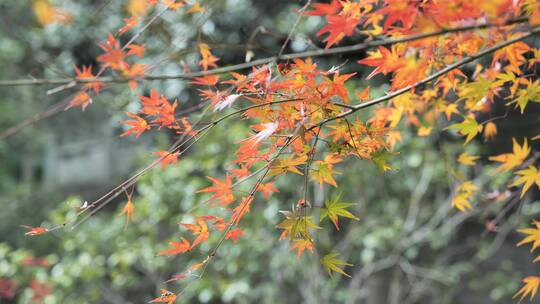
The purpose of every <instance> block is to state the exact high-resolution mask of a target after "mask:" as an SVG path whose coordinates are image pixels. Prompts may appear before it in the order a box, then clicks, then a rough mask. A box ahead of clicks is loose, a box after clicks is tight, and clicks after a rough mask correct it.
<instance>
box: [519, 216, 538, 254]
mask: <svg viewBox="0 0 540 304" xmlns="http://www.w3.org/2000/svg"><path fill="white" fill-rule="evenodd" d="M533 224H534V226H535V227H536V228H522V229H518V232H519V233H523V234H526V235H527V236H526V237H525V238H524V239H523V240H521V241H520V242H519V243H517V246H521V245H524V244H527V243H532V247H531V252H533V251H534V250H535V249H536V248H538V247H540V221H536V220H535V221H533Z"/></svg>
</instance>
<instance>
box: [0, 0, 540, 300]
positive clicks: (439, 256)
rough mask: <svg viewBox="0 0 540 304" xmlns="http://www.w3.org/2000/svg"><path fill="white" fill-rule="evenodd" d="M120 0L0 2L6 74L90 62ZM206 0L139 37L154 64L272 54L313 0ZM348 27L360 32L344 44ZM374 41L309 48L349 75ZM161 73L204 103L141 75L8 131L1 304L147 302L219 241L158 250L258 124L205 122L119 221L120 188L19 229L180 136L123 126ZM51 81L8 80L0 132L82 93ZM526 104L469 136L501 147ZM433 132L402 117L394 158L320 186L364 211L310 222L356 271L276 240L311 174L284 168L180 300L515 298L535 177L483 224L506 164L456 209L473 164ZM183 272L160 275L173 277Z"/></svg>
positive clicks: (117, 21) (533, 123) (0, 180)
mask: <svg viewBox="0 0 540 304" xmlns="http://www.w3.org/2000/svg"><path fill="white" fill-rule="evenodd" d="M127 2H129V1H105V0H102V1H99V0H96V1H89V0H78V1H71V0H65V1H56V2H55V3H56V4H58V5H60V6H61V7H62V8H63V9H65V10H67V11H68V12H69V13H70V14H72V16H73V21H72V22H71V23H70V24H68V25H62V24H51V25H48V26H45V27H43V26H41V25H40V24H39V23H38V22H37V21H36V18H35V16H34V14H33V11H32V1H29V0H24V1H13V0H0V67H1V68H0V79H18V78H31V77H37V78H40V77H51V78H57V77H70V76H72V75H73V66H74V65H77V66H81V65H83V64H86V65H88V64H92V65H93V66H97V63H96V62H95V61H94V58H96V56H98V55H99V54H100V53H101V51H100V49H99V47H98V45H97V42H98V41H101V40H103V39H104V38H105V37H106V35H107V33H108V32H110V31H115V30H116V29H118V28H119V27H120V26H121V25H122V19H123V18H125V17H127V12H126V3H127ZM208 4H209V6H210V7H211V10H210V11H209V12H207V13H200V14H194V15H187V14H185V13H181V12H177V13H173V12H169V13H166V14H164V15H163V16H162V17H161V18H160V19H159V20H158V21H157V22H155V23H154V24H153V25H152V26H151V27H149V29H148V30H147V31H145V32H144V34H143V35H142V36H141V37H140V38H139V39H138V40H137V42H138V43H140V44H145V46H146V47H147V50H148V51H147V54H146V57H145V58H146V59H145V62H146V63H148V64H153V65H154V69H153V71H152V72H153V73H155V74H173V73H181V72H182V71H183V68H184V66H186V65H187V66H192V67H194V66H195V65H196V62H197V61H198V57H197V44H196V43H197V41H198V40H199V39H200V40H202V41H205V42H206V43H208V44H209V45H210V47H211V48H212V50H213V52H214V53H215V54H216V55H217V56H218V57H220V58H221V60H220V64H221V65H222V66H225V65H228V64H236V63H241V62H244V61H245V57H246V54H247V53H248V52H253V54H254V58H262V57H267V56H272V55H275V54H277V53H278V52H279V49H280V47H281V45H282V44H283V42H284V41H285V38H286V36H287V34H288V32H289V30H290V29H291V28H292V25H293V23H294V22H295V20H296V18H297V14H296V13H295V10H297V9H299V8H300V7H301V5H303V2H298V1H283V0H273V1H266V0H264V1H263V0H211V1H208ZM321 22H322V20H321V19H319V18H318V17H310V18H306V19H303V20H302V21H301V22H300V24H299V26H298V27H297V28H296V31H295V34H294V35H293V39H292V41H291V43H290V44H289V45H288V46H287V48H286V52H299V51H304V50H311V49H316V48H321V47H323V44H322V43H321V41H320V39H318V38H316V36H315V33H316V32H317V31H318V29H320V27H321V24H322V23H321ZM127 38H129V37H126V39H127ZM359 39H360V38H359ZM355 42H360V40H358V41H355V40H351V39H350V40H346V41H344V42H343V43H344V44H347V43H349V44H350V43H355ZM364 55H365V54H363V53H355V54H348V55H346V56H334V57H331V58H330V57H328V58H320V59H317V60H318V61H317V62H318V64H319V66H322V67H326V68H330V67H332V66H339V65H342V64H344V63H345V69H346V72H353V71H354V72H358V73H359V74H360V75H364V76H365V75H367V73H369V72H370V71H368V70H363V68H362V67H360V66H359V65H356V64H352V65H347V63H352V62H354V61H356V60H358V59H359V58H362V56H364ZM469 68H470V70H471V71H472V70H473V69H474V66H471V67H469ZM364 78H365V77H362V76H360V77H357V78H356V80H351V81H350V82H349V85H350V89H351V91H356V90H361V89H363V88H365V87H367V86H368V85H369V86H370V87H371V90H372V92H374V94H375V95H376V94H382V93H383V92H385V91H386V90H387V89H388V86H387V84H386V83H387V79H385V78H384V77H382V76H378V77H375V78H374V79H372V80H371V81H370V82H369V83H367V82H365V81H362V79H364ZM151 87H155V88H157V89H158V90H160V91H161V92H164V93H165V94H166V95H167V97H169V98H170V99H175V98H177V99H178V100H179V102H180V109H182V108H189V107H190V106H191V105H194V104H197V103H198V102H199V97H198V96H197V94H196V93H197V92H196V91H194V90H193V89H192V88H189V87H188V83H187V82H186V81H183V80H170V81H161V82H152V83H143V84H141V85H140V86H139V89H138V91H137V92H136V93H134V92H132V91H131V90H130V89H129V88H128V87H127V86H126V85H110V86H108V87H107V89H105V90H104V91H103V93H101V94H100V95H99V96H98V97H96V98H94V101H93V104H92V105H90V106H89V107H88V108H87V110H86V111H85V112H81V111H80V108H77V109H71V110H68V111H65V112H62V113H60V114H58V115H55V116H52V117H49V118H47V119H43V120H40V121H38V122H36V123H34V124H32V125H30V126H28V127H25V128H22V129H21V130H20V131H19V132H17V133H16V134H14V135H12V136H9V137H7V138H3V139H2V140H0V303H39V302H41V303H145V302H147V301H148V300H150V299H152V298H153V297H155V295H156V294H159V289H160V288H162V287H164V286H165V285H164V284H163V282H164V281H166V280H167V279H168V278H170V277H171V276H172V275H173V274H175V273H178V272H181V271H183V270H184V269H185V268H186V267H187V266H189V265H192V264H193V263H196V262H199V261H200V260H201V257H203V256H204V254H205V252H206V250H208V249H210V247H209V245H208V244H207V245H203V246H202V247H201V250H200V251H196V252H191V253H189V254H184V255H181V256H178V257H175V258H169V257H156V253H157V252H159V251H161V250H164V249H165V248H166V247H167V242H168V241H171V240H173V239H174V238H176V237H177V236H178V233H179V231H180V230H179V227H178V225H177V223H178V222H179V221H182V220H183V219H185V218H189V217H190V216H191V215H190V214H189V213H188V212H189V210H191V208H192V207H193V206H195V205H197V204H199V203H201V202H202V201H203V199H202V198H203V196H202V195H200V194H196V193H195V192H196V191H197V190H198V189H200V188H202V187H206V186H207V185H208V182H207V180H206V178H205V176H207V175H211V176H219V175H220V174H221V173H223V172H224V171H223V168H224V165H226V164H227V163H228V162H229V161H230V160H232V158H233V156H232V154H233V153H234V150H235V142H236V141H238V140H239V139H241V138H242V135H245V134H246V132H248V131H249V130H248V124H247V123H246V122H243V121H230V122H228V123H226V124H223V125H222V126H221V127H219V128H215V129H213V130H212V131H211V132H210V133H209V134H208V136H207V137H205V138H204V140H202V141H200V142H199V143H198V144H197V145H196V146H195V147H194V148H193V149H192V150H191V151H190V152H189V153H188V154H187V155H186V156H184V157H182V159H181V160H180V161H179V163H178V165H174V166H169V167H167V168H166V169H159V168H156V169H153V170H151V171H150V172H149V173H148V174H147V175H145V176H144V177H143V178H142V180H141V181H140V182H139V183H138V184H137V187H136V190H135V194H134V200H133V202H134V205H135V215H134V220H133V221H132V222H131V223H130V224H129V226H128V227H127V229H126V228H125V220H124V218H123V217H120V216H118V215H119V212H120V210H121V208H122V206H123V203H124V202H125V197H119V198H117V199H116V200H115V201H113V203H111V204H110V205H108V206H107V207H106V208H104V209H103V210H102V211H101V212H99V213H98V214H96V216H94V217H92V218H91V219H89V220H88V221H86V222H84V223H83V224H82V225H80V226H78V227H76V229H71V228H70V227H66V229H64V230H59V231H55V232H53V233H49V234H46V235H43V236H41V237H35V238H30V237H26V236H24V232H25V230H24V229H23V228H21V227H20V225H32V226H41V225H43V226H47V225H53V224H59V223H63V222H65V221H66V220H67V219H70V218H72V217H73V216H75V214H76V212H77V208H78V207H79V206H81V205H82V204H83V202H84V201H92V200H94V199H96V198H98V197H100V196H101V195H103V194H104V193H106V192H107V191H108V190H109V189H111V188H112V187H114V186H115V185H117V184H118V183H119V182H121V181H123V180H124V179H125V178H127V177H129V176H130V174H133V173H134V172H135V171H136V170H137V169H138V168H142V167H143V166H144V165H145V164H148V163H149V162H150V161H152V160H153V159H155V157H154V156H152V154H151V153H152V151H156V150H161V149H166V148H167V147H168V145H169V144H170V143H171V142H172V140H173V136H172V134H167V132H159V133H149V134H147V135H145V136H143V137H141V138H140V139H137V140H134V139H133V138H120V137H119V134H121V133H122V132H123V129H122V126H121V125H120V124H119V121H121V120H123V119H125V114H124V111H126V110H129V111H136V110H137V107H138V100H137V94H140V95H147V94H148V93H149V89H150V88H151ZM52 88H54V86H26V87H1V88H0V132H1V131H5V130H7V129H8V128H10V127H12V126H14V125H17V124H18V123H21V122H22V121H25V120H26V119H28V118H29V117H33V116H34V115H36V114H38V113H41V112H43V111H45V110H46V109H48V107H50V106H51V105H53V104H54V103H56V102H58V101H59V100H61V99H63V98H67V97H68V96H69V94H70V93H72V91H70V90H65V91H62V92H60V93H58V94H52V95H47V93H46V91H47V90H48V89H52ZM533 106H534V105H530V107H531V110H530V111H528V114H526V115H525V116H523V117H521V118H522V119H507V120H504V122H502V123H501V124H499V134H502V135H500V136H498V137H497V139H496V141H495V143H492V144H490V145H489V148H487V147H488V146H485V145H483V143H482V142H481V141H477V142H473V143H472V144H471V147H472V148H473V150H475V151H476V154H478V155H483V156H485V155H494V154H498V153H503V152H507V151H506V150H505V149H507V147H508V146H509V143H510V142H511V138H512V137H513V136H515V137H518V138H522V137H523V136H524V135H526V134H536V133H538V126H539V125H540V123H539V122H540V121H539V118H538V117H539V116H540V115H538V114H539V113H540V111H538V107H537V109H532V107H533ZM497 110H498V109H493V111H497ZM438 131H441V130H438ZM438 131H435V132H432V135H430V136H428V137H422V138H419V137H417V136H416V134H414V133H409V132H408V131H407V130H406V129H405V131H404V133H403V135H404V143H403V144H398V146H397V147H396V150H395V152H396V155H395V157H394V158H393V161H392V164H391V165H392V167H393V168H394V170H392V171H390V172H387V173H381V172H380V171H379V170H378V169H377V168H376V166H375V165H373V163H371V162H367V161H358V160H353V159H351V160H349V161H347V162H346V163H344V164H343V166H341V167H340V168H339V169H338V170H339V171H340V172H341V174H340V175H339V176H338V177H337V180H338V184H339V185H340V188H339V189H335V188H332V187H324V188H320V187H319V186H318V185H316V184H315V185H313V189H312V191H313V193H314V201H316V202H315V203H316V204H317V202H319V204H320V202H322V201H323V200H325V199H326V198H329V197H332V196H334V195H337V194H338V193H340V192H341V193H342V197H343V199H344V200H345V201H347V202H351V203H354V204H355V206H354V207H353V212H354V213H355V214H356V215H357V216H358V217H359V218H360V221H358V222H355V221H352V222H350V221H344V222H343V223H342V224H341V225H342V228H341V230H340V231H335V230H334V229H333V228H332V227H327V228H328V229H324V230H323V231H322V232H320V233H318V234H317V244H318V246H319V248H321V249H322V250H324V251H331V250H334V251H339V252H341V253H342V255H341V258H343V259H344V260H346V261H348V262H350V263H352V264H354V267H350V268H348V269H347V271H348V273H350V274H351V275H352V279H348V278H345V277H339V276H329V275H327V274H326V273H325V272H324V270H323V269H322V268H321V266H320V264H319V262H318V259H317V257H316V256H315V255H310V254H304V255H303V256H302V257H300V258H297V257H296V255H295V254H294V252H290V248H289V244H288V242H287V241H279V231H278V230H277V229H276V228H275V225H276V224H277V223H278V222H279V221H280V219H281V218H280V215H279V213H278V211H279V210H285V209H289V208H290V206H291V205H292V204H294V203H295V202H296V201H297V198H298V197H299V194H300V191H301V189H300V188H299V187H298V185H299V184H301V181H302V179H301V178H299V177H295V176H287V177H283V178H280V179H279V180H278V181H277V187H278V188H279V190H280V192H279V193H276V194H274V195H272V197H271V198H270V199H269V200H260V199H259V200H258V201H256V202H255V204H254V207H253V210H252V212H251V213H250V214H249V216H248V217H247V218H246V219H245V220H244V223H243V229H244V231H245V234H246V235H245V236H244V237H242V238H240V240H239V241H238V243H237V244H233V243H229V242H228V243H226V244H225V245H224V246H223V247H222V248H221V249H220V251H219V254H218V258H217V259H216V260H215V261H214V262H213V263H212V264H211V267H210V268H209V269H208V271H207V273H206V274H205V276H204V277H203V278H202V279H200V280H198V281H196V282H194V283H192V284H191V285H190V286H189V288H188V289H186V291H185V293H183V294H182V296H181V298H180V299H179V301H178V302H180V303H255V302H259V303H368V304H378V303H480V304H481V303H509V302H510V301H511V300H510V299H511V296H512V295H513V294H514V293H515V291H516V290H517V289H518V285H519V284H520V279H521V278H522V277H523V276H525V275H527V274H533V273H534V272H536V273H538V270H539V268H538V266H535V265H533V264H531V262H530V260H531V259H530V255H529V254H528V250H527V248H516V246H515V244H516V242H517V241H518V240H519V239H520V236H519V235H518V234H517V233H516V232H515V229H516V228H517V227H518V226H520V225H521V226H523V225H525V224H526V223H528V222H530V220H531V219H533V218H534V217H535V216H536V217H537V216H538V214H539V213H540V204H539V203H538V193H537V192H531V194H530V195H529V196H528V197H527V198H526V200H527V203H526V204H523V205H522V208H520V209H519V210H518V208H517V207H513V208H512V209H511V210H508V212H507V213H506V215H505V216H504V219H503V220H502V222H501V224H500V226H499V227H498V230H497V233H494V232H491V231H488V230H487V229H486V224H488V223H489V221H490V220H492V219H493V218H494V217H495V216H496V215H497V214H499V213H500V211H501V209H502V208H503V205H501V204H497V203H493V198H494V197H498V196H499V197H500V196H501V195H504V191H505V190H506V189H504V188H503V187H504V184H503V181H504V180H506V178H507V176H504V175H502V176H499V177H497V178H495V179H493V178H492V176H491V175H490V174H492V173H493V168H492V166H491V165H490V164H486V165H485V166H484V167H483V168H482V169H481V170H484V172H482V171H478V172H475V175H476V176H479V178H478V180H477V182H478V183H480V184H482V185H483V186H482V191H483V193H484V194H483V196H482V197H480V198H478V201H477V202H475V205H476V208H475V209H474V210H473V211H471V212H467V213H459V212H456V210H453V209H452V208H451V206H450V199H451V196H452V188H453V186H454V182H455V178H454V177H453V174H462V175H465V176H466V175H467V174H469V173H470V172H469V171H467V170H469V169H466V168H464V167H461V166H460V165H459V164H457V163H456V161H455V159H456V155H457V154H458V151H460V148H461V141H460V140H458V139H456V138H453V137H452V135H449V134H447V133H444V132H438ZM535 131H536V132H535ZM488 149H489V150H488ZM477 170H480V169H477ZM498 181H499V182H498ZM534 191H536V190H534ZM516 206H517V205H516ZM199 210H204V207H201V209H199ZM187 281H189V279H188V280H187ZM184 284H185V282H183V281H181V282H179V283H177V284H173V285H170V286H169V287H167V288H169V289H177V290H179V289H181V288H183V286H184ZM171 286H172V287H171Z"/></svg>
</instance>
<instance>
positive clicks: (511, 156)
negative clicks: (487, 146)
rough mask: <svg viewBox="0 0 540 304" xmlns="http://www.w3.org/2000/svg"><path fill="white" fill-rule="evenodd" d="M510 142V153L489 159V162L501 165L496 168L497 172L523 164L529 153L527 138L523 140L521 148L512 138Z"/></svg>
mask: <svg viewBox="0 0 540 304" xmlns="http://www.w3.org/2000/svg"><path fill="white" fill-rule="evenodd" d="M512 142H513V146H512V153H503V154H499V155H496V156H491V157H490V158H489V160H491V161H496V162H500V163H502V164H501V165H500V166H499V167H497V171H507V170H510V169H512V168H515V167H517V166H519V165H521V164H523V161H525V159H526V158H527V156H529V153H531V148H530V147H529V144H528V143H527V138H525V140H524V142H523V146H520V145H519V144H518V142H517V141H516V139H515V138H512Z"/></svg>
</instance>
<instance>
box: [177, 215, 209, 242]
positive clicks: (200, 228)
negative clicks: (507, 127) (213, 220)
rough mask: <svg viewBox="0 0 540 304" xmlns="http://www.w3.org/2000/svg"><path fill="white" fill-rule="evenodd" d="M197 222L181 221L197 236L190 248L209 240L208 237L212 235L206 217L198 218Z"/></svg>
mask: <svg viewBox="0 0 540 304" xmlns="http://www.w3.org/2000/svg"><path fill="white" fill-rule="evenodd" d="M196 222H197V224H196V225H195V224H183V223H180V225H182V226H184V227H185V228H187V229H188V230H190V231H191V234H193V235H194V236H197V237H196V238H195V240H194V241H193V243H191V247H190V249H193V248H195V247H196V246H197V245H199V244H200V243H201V242H204V241H206V240H208V237H209V236H210V232H209V231H208V225H207V224H206V221H205V220H204V218H201V217H199V218H197V219H196Z"/></svg>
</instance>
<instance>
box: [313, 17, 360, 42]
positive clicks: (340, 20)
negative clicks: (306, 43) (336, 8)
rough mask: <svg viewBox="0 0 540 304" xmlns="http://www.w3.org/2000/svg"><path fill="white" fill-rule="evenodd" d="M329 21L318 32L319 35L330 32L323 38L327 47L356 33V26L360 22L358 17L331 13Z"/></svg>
mask: <svg viewBox="0 0 540 304" xmlns="http://www.w3.org/2000/svg"><path fill="white" fill-rule="evenodd" d="M327 21H328V24H327V25H326V26H325V27H323V28H322V29H321V30H320V31H318V32H317V36H321V35H323V34H325V33H328V36H327V37H326V38H324V40H323V41H324V42H326V46H325V48H326V49H327V48H329V47H331V46H332V45H334V44H336V43H338V42H339V41H341V40H342V39H343V38H344V37H345V36H351V35H352V34H354V30H355V29H356V26H357V25H358V23H360V19H358V18H347V17H345V16H341V15H330V16H328V17H327Z"/></svg>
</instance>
